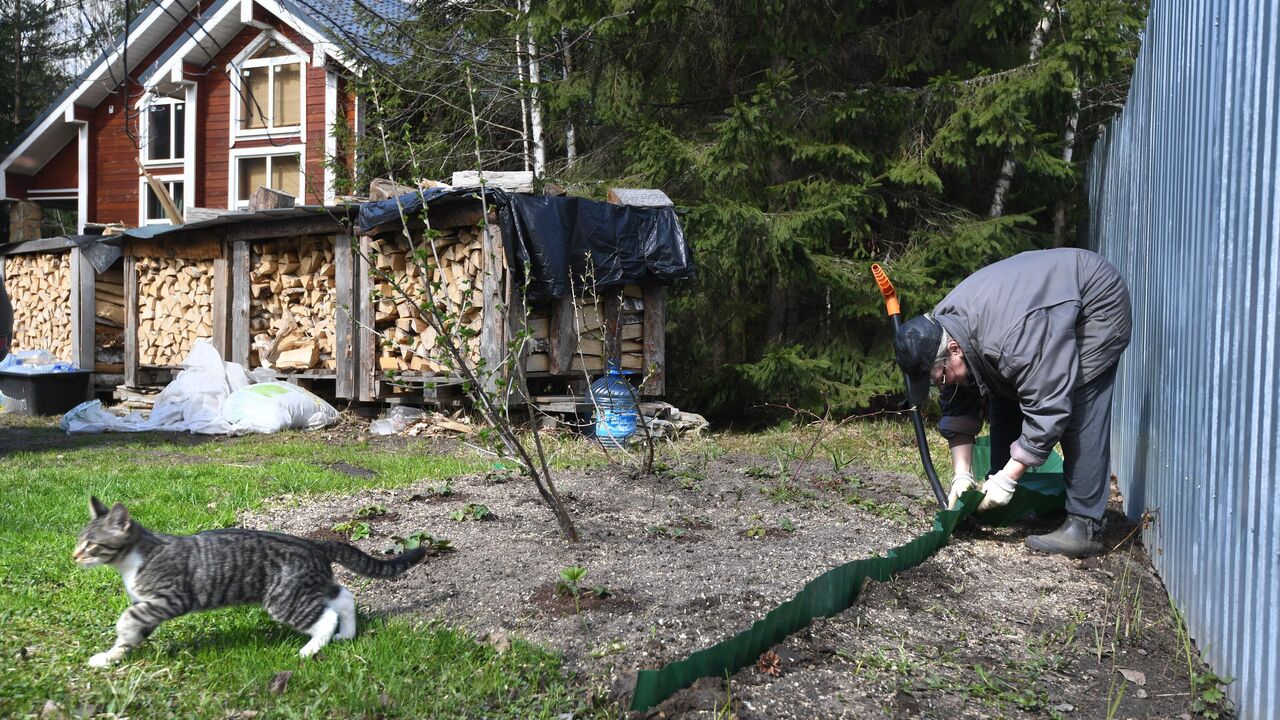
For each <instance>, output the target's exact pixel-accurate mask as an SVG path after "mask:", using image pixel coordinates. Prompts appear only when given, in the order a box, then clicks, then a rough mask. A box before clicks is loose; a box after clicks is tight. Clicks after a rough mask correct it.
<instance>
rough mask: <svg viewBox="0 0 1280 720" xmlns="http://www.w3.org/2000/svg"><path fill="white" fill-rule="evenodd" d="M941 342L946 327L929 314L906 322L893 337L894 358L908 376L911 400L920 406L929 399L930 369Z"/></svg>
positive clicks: (909, 398) (908, 391)
mask: <svg viewBox="0 0 1280 720" xmlns="http://www.w3.org/2000/svg"><path fill="white" fill-rule="evenodd" d="M941 344H942V326H941V325H939V324H938V321H937V320H934V319H933V318H931V317H928V316H925V315H921V316H920V317H915V318H911V319H910V320H908V321H906V322H904V323H902V325H901V326H899V327H898V334H897V335H896V336H894V338H893V355H894V358H895V359H896V360H897V361H898V367H900V368H902V372H903V373H904V374H905V375H906V376H907V402H909V403H911V404H912V405H915V406H916V407H924V405H925V402H926V401H928V399H929V371H930V370H932V369H933V364H934V361H936V360H937V358H938V346H939V345H941Z"/></svg>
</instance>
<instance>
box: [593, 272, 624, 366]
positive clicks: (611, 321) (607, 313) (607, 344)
mask: <svg viewBox="0 0 1280 720" xmlns="http://www.w3.org/2000/svg"><path fill="white" fill-rule="evenodd" d="M597 293H601V294H599V295H597V297H599V298H600V304H601V305H603V306H604V308H603V309H604V317H603V318H601V320H602V321H603V325H602V327H601V328H600V329H601V331H602V332H603V333H604V364H605V367H606V368H608V367H609V363H613V364H614V365H615V366H617V367H618V368H621V367H622V287H621V286H614V287H610V288H603V289H601V290H598V291H597Z"/></svg>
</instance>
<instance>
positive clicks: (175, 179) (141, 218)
mask: <svg viewBox="0 0 1280 720" xmlns="http://www.w3.org/2000/svg"><path fill="white" fill-rule="evenodd" d="M152 177H154V178H155V179H156V180H157V181H159V182H160V183H161V184H163V185H164V186H165V190H168V191H169V197H170V198H173V186H174V185H181V186H182V205H179V206H178V212H181V213H185V212H186V211H187V210H186V208H185V207H183V205H186V204H187V182H186V177H185V176H183V175H153V176H152ZM150 191H151V188H150V186H149V184H148V183H147V178H146V176H145V175H144V176H142V177H139V178H138V227H142V226H144V225H172V224H173V223H172V222H170V220H169V216H168V215H165V216H164V217H161V218H149V217H147V193H148V192H150ZM174 202H175V203H176V202H177V201H176V200H175V201H174Z"/></svg>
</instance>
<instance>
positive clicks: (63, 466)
mask: <svg viewBox="0 0 1280 720" xmlns="http://www.w3.org/2000/svg"><path fill="white" fill-rule="evenodd" d="M36 422H39V421H36ZM15 424H16V420H14V419H9V420H7V421H5V423H4V426H3V427H0V433H6V434H8V433H11V432H12V431H14V430H18V429H19V428H16V427H14V426H15ZM20 429H21V431H22V437H23V438H25V439H27V440H31V441H32V442H30V443H29V445H28V448H26V449H24V448H22V447H13V445H12V444H9V445H8V446H7V447H8V448H9V450H10V452H9V453H8V454H7V455H6V456H5V458H4V463H5V467H4V473H3V474H2V475H0V507H3V508H4V512H3V515H0V717H15V716H17V717H21V716H24V715H27V714H39V713H40V712H41V711H42V708H44V707H45V705H46V703H47V702H49V701H52V702H53V703H56V704H58V705H59V706H61V707H62V708H63V709H64V710H65V711H66V712H68V713H75V714H84V715H87V716H92V715H95V714H99V713H113V714H115V715H117V716H125V715H128V716H131V717H135V718H143V717H146V718H152V717H184V718H186V717H217V718H225V717H245V718H247V717H253V716H254V713H257V715H256V716H257V717H259V718H265V717H286V718H287V717H412V718H426V717H479V716H483V717H518V718H532V717H555V716H557V715H558V714H560V713H564V712H570V711H575V710H579V708H578V705H579V703H580V700H581V698H582V697H583V691H582V689H581V688H580V687H579V686H575V685H574V684H573V680H572V678H567V677H565V675H564V674H563V673H562V671H561V669H560V662H559V659H558V657H557V656H555V655H554V654H552V653H549V652H547V651H545V650H542V649H539V648H537V647H534V646H531V645H528V644H524V643H519V642H517V643H516V644H515V645H514V646H513V647H512V648H511V649H510V650H509V651H507V652H504V653H502V654H499V653H497V652H496V651H494V650H493V649H491V648H489V647H488V646H486V645H484V644H481V643H477V642H475V641H474V639H472V638H470V637H468V636H466V635H465V634H461V633H458V632H455V631H453V630H452V629H450V628H447V627H443V626H441V625H438V624H434V623H425V622H419V621H414V620H410V619H401V618H391V619H382V618H374V617H367V616H363V615H362V616H361V629H360V635H359V636H358V637H357V638H356V640H354V641H353V642H348V643H334V644H331V645H330V646H329V647H328V648H326V649H325V650H324V652H323V653H322V654H321V656H320V657H319V658H318V659H313V660H311V661H303V660H301V659H299V657H298V654H297V653H298V649H299V648H300V647H301V646H302V645H303V643H304V642H305V640H306V638H305V637H304V636H301V635H299V634H297V633H295V632H293V631H292V630H289V629H287V628H284V627H282V626H280V625H277V624H275V623H274V622H272V621H271V620H270V619H269V618H267V616H266V613H265V612H264V611H263V610H262V609H261V608H260V607H246V608H233V609H224V610H218V611H214V612H208V613H198V614H194V615H189V616H186V617H183V618H179V619H176V620H172V621H170V622H168V623H165V624H164V625H163V626H161V628H160V629H159V630H158V631H157V632H156V634H155V635H153V636H152V638H151V639H150V640H149V641H147V642H146V643H144V644H143V645H142V646H141V647H140V648H138V649H137V650H135V651H134V652H133V653H132V654H131V655H130V656H129V657H128V658H127V659H126V661H125V662H124V663H122V664H121V665H118V666H116V667H114V668H112V669H107V670H94V669H91V668H89V667H88V666H87V665H86V661H87V660H88V658H89V656H90V655H92V654H93V653H95V652H98V651H101V650H104V649H106V648H107V647H108V646H110V644H111V642H112V640H113V638H114V624H115V620H116V618H117V617H118V616H119V614H120V613H121V611H123V610H124V608H125V607H126V606H127V603H128V600H127V598H126V596H125V593H124V587H123V584H122V583H121V581H120V577H119V575H118V574H117V573H116V572H115V571H114V570H112V569H110V568H94V569H92V570H83V569H80V568H78V567H77V566H76V565H75V563H74V562H72V560H71V551H72V548H73V546H74V544H75V539H76V534H77V533H78V531H79V530H80V528H81V527H82V526H83V525H84V523H85V521H86V519H87V517H88V516H87V513H88V510H87V500H88V497H89V495H90V494H94V495H97V496H98V497H99V498H101V499H103V500H104V501H106V502H107V503H111V502H115V501H121V502H124V503H126V504H127V505H128V506H129V508H130V510H131V511H132V512H134V513H135V514H136V516H137V517H138V518H139V519H140V521H141V522H143V523H144V524H145V525H146V526H147V527H149V528H151V529H153V530H156V531H159V532H166V533H191V532H196V531H199V530H202V529H208V528H213V527H226V526H231V525H234V524H235V522H236V512H237V511H241V510H246V509H250V508H254V507H256V506H258V505H260V503H261V502H262V501H263V500H264V499H266V498H269V497H276V496H280V495H284V494H288V493H292V494H297V495H302V494H307V493H327V492H353V491H356V490H359V489H361V488H366V487H394V486H399V485H405V484H408V483H410V482H413V481H415V480H418V479H420V478H424V477H425V478H444V477H448V476H451V475H457V474H460V473H466V472H473V471H476V470H479V469H482V468H484V467H485V462H484V461H483V460H482V459H481V458H480V457H478V456H445V455H440V454H431V453H429V452H427V451H425V450H419V451H413V452H410V451H403V450H402V451H395V450H388V449H385V448H374V447H369V446H367V445H363V444H326V443H324V442H318V441H317V440H315V439H313V438H309V437H308V436H306V435H303V434H283V435H280V436H274V437H249V438H237V439H217V440H212V441H209V442H202V443H193V442H192V441H191V440H190V439H188V438H185V437H171V438H157V437H156V436H149V435H147V436H127V435H112V436H101V437H85V438H77V439H75V440H74V441H72V443H70V444H69V443H66V442H60V441H58V440H57V438H58V437H60V436H61V433H60V431H59V430H57V428H55V427H45V428H42V429H32V428H30V427H22V428H20ZM424 447H425V446H424ZM31 448H35V449H31ZM42 448H48V449H42ZM334 463H345V464H347V465H348V466H354V467H355V468H364V469H367V470H370V471H372V472H373V473H374V474H372V476H370V477H359V476H357V475H358V474H359V473H356V474H352V473H350V472H348V471H349V470H350V469H351V468H350V467H347V468H338V469H331V468H330V467H328V465H329V464H334ZM344 470H347V471H344ZM548 522H550V519H548ZM357 601H358V598H357ZM284 671H292V673H293V674H292V676H291V677H290V679H289V681H288V684H287V687H286V688H285V689H284V691H283V692H280V693H276V692H273V691H272V689H271V681H272V679H273V678H274V677H276V675H277V674H278V673H281V672H284ZM578 716H579V717H582V715H581V711H580V710H579V715H578Z"/></svg>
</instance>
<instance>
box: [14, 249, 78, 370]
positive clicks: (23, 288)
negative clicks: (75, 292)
mask: <svg viewBox="0 0 1280 720" xmlns="http://www.w3.org/2000/svg"><path fill="white" fill-rule="evenodd" d="M4 275H5V280H4V284H5V288H6V289H7V290H8V291H9V300H10V302H11V303H12V304H13V341H12V345H13V349H15V350H42V349H43V350H48V351H49V352H51V353H53V355H54V356H55V357H57V358H58V359H59V360H70V359H71V255H70V253H65V252H64V253H59V254H56V255H54V254H38V253H31V254H24V255H10V256H9V257H7V258H5V261H4Z"/></svg>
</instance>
